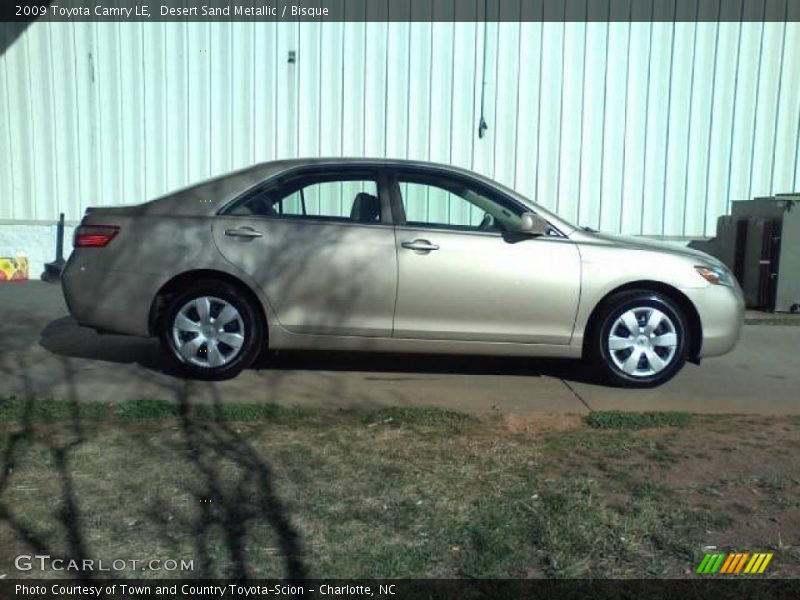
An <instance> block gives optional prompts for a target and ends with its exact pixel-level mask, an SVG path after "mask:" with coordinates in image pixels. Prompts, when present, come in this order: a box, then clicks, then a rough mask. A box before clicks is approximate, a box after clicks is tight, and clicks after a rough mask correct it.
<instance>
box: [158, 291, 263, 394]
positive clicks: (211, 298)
mask: <svg viewBox="0 0 800 600" xmlns="http://www.w3.org/2000/svg"><path fill="white" fill-rule="evenodd" d="M159 337H160V339H161V344H162V345H163V346H164V348H165V350H166V351H167V354H168V355H169V356H170V358H171V359H172V360H173V362H174V363H175V364H176V365H177V366H178V367H179V368H180V370H182V371H184V372H186V373H187V374H189V375H191V376H193V377H197V378H199V379H210V380H217V379H229V378H231V377H235V376H236V375H238V374H239V372H241V370H242V369H244V368H246V367H248V366H249V365H250V364H251V363H252V362H253V360H254V359H255V358H256V356H257V355H258V353H259V351H260V348H261V340H262V337H263V332H262V326H261V320H260V319H259V315H258V312H257V310H256V307H255V306H254V305H253V302H252V301H251V300H249V298H248V297H247V296H246V295H244V294H242V293H241V292H240V290H238V289H237V288H236V287H235V286H232V285H230V284H228V283H225V282H220V281H203V282H198V283H196V284H194V285H192V286H191V287H190V288H188V289H186V290H184V291H182V292H181V293H178V294H176V295H175V296H174V297H172V298H171V300H170V301H169V303H168V306H167V308H166V311H165V312H164V315H163V318H162V319H161V320H160V323H159Z"/></svg>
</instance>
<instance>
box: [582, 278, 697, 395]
mask: <svg viewBox="0 0 800 600" xmlns="http://www.w3.org/2000/svg"><path fill="white" fill-rule="evenodd" d="M688 349H689V328H688V327H687V322H686V317H685V315H684V314H683V311H682V310H681V309H680V307H679V306H677V305H676V304H675V302H673V301H672V300H671V299H670V298H668V297H667V296H665V295H663V294H660V293H657V292H651V291H644V290H638V291H637V290H633V291H627V292H621V293H619V294H615V295H613V296H611V297H610V298H608V299H607V300H606V301H605V302H604V303H603V306H602V307H601V309H600V311H599V315H598V320H597V321H596V326H595V327H594V331H593V334H592V335H591V338H590V357H591V358H592V359H593V361H594V363H595V365H596V367H597V368H598V370H599V371H600V373H601V375H602V376H604V378H605V379H606V380H607V381H609V382H610V383H612V384H614V385H618V386H622V387H654V386H657V385H661V384H662V383H665V382H666V381H668V380H670V379H671V378H672V377H673V376H674V375H675V374H676V373H677V372H678V371H680V370H681V368H682V367H683V365H684V364H686V357H687V354H688Z"/></svg>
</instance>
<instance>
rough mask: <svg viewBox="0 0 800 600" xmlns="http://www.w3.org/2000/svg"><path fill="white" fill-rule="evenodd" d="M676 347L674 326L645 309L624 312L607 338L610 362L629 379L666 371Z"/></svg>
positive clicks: (662, 317)
mask: <svg viewBox="0 0 800 600" xmlns="http://www.w3.org/2000/svg"><path fill="white" fill-rule="evenodd" d="M677 347H678V333H677V331H676V329H675V324H674V323H673V322H672V320H671V319H670V318H669V317H668V316H667V315H665V314H664V313H663V312H661V311H660V310H658V309H657V308H652V307H649V306H642V307H638V308H632V309H630V310H628V311H626V312H624V313H623V314H622V315H621V316H620V317H619V318H618V319H617V320H616V322H615V323H614V325H613V327H611V332H610V333H609V334H608V351H609V355H610V356H611V360H613V361H614V364H615V365H617V367H619V368H620V369H621V370H622V371H624V372H625V373H627V374H628V375H631V376H633V377H650V376H652V375H655V374H657V373H660V372H661V371H663V370H664V369H666V368H667V367H668V366H669V365H670V364H671V363H672V361H673V359H674V358H675V352H676V349H677Z"/></svg>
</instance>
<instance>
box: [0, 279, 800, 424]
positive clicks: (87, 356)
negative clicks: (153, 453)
mask: <svg viewBox="0 0 800 600" xmlns="http://www.w3.org/2000/svg"><path fill="white" fill-rule="evenodd" d="M0 306H1V307H2V309H3V311H2V315H3V321H2V322H1V323H0V369H1V370H2V371H3V377H2V379H0V395H10V394H17V395H21V394H37V395H40V396H53V397H67V398H76V399H78V400H98V401H119V400H124V399H135V398H143V397H154V398H163V399H170V398H173V397H177V396H178V395H180V394H185V393H188V394H190V397H191V400H192V401H194V402H209V401H214V400H217V399H218V400H220V401H223V402H224V401H230V400H236V401H240V402H275V403H278V404H281V405H286V406H292V405H300V406H325V407H334V408H335V407H384V406H436V407H441V408H447V409H453V410H461V411H469V412H476V413H481V412H488V411H492V410H497V411H500V412H503V413H509V414H510V413H514V414H543V413H551V414H552V413H586V412H588V411H589V410H592V409H593V410H610V409H621V410H687V411H692V412H700V413H749V414H800V393H799V391H800V351H798V349H800V327H795V326H773V325H748V326H746V327H745V331H744V334H743V338H742V341H741V342H740V344H739V346H738V347H737V348H736V350H735V351H734V352H732V353H731V354H729V355H727V356H724V357H720V358H715V359H708V360H705V361H704V362H703V364H702V366H700V367H696V366H694V365H687V366H686V368H685V369H684V370H683V371H682V372H681V373H680V374H678V376H677V377H676V378H675V379H673V380H672V381H671V382H669V383H668V384H666V385H665V386H662V387H660V388H656V389H652V390H621V389H616V388H608V387H604V386H600V385H595V384H592V383H590V382H588V381H587V380H586V379H587V377H586V374H585V373H584V372H582V369H581V366H580V363H578V362H577V361H566V360H533V359H525V358H497V357H463V356H430V355H424V356H423V355H398V354H392V355H374V354H369V355H364V354H353V353H284V354H279V355H268V356H267V357H265V359H264V360H262V361H259V363H258V364H257V365H256V367H255V368H252V369H248V370H247V371H245V372H244V373H242V374H241V375H240V376H239V377H237V378H236V379H233V380H230V381H224V382H217V383H207V382H198V381H190V382H187V381H185V380H183V379H182V378H180V377H177V376H176V375H175V374H173V373H171V372H169V371H165V369H167V362H166V360H165V357H164V356H163V354H162V352H161V349H160V348H159V345H158V342H157V341H155V340H146V339H139V338H126V337H122V336H110V335H102V336H101V335H98V334H96V333H94V332H93V331H91V330H88V329H85V328H82V327H79V326H78V325H77V324H76V323H75V322H74V321H73V320H72V319H71V318H70V317H69V316H68V313H67V310H66V307H65V305H64V302H63V298H62V296H61V289H60V287H59V286H58V285H49V284H44V283H41V282H34V281H31V282H15V283H6V284H0Z"/></svg>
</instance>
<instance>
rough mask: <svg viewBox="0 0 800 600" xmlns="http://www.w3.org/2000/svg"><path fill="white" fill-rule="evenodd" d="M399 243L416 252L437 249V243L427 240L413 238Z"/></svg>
mask: <svg viewBox="0 0 800 600" xmlns="http://www.w3.org/2000/svg"><path fill="white" fill-rule="evenodd" d="M400 245H401V246H402V247H403V248H408V249H409V250H414V251H416V252H430V251H431V250H438V249H439V245H438V244H432V243H431V242H429V241H428V240H414V241H413V242H403V243H402V244H400Z"/></svg>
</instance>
